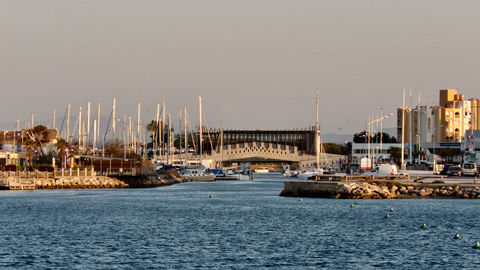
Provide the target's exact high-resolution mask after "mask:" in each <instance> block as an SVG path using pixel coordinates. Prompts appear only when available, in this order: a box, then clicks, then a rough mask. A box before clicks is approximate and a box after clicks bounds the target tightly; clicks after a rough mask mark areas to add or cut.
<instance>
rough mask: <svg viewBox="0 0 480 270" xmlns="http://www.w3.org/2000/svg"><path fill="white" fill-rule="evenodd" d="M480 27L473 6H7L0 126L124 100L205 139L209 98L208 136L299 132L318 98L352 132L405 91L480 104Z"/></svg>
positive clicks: (60, 1) (339, 128) (245, 2)
mask: <svg viewBox="0 0 480 270" xmlns="http://www.w3.org/2000/svg"><path fill="white" fill-rule="evenodd" d="M479 26H480V1H478V0H472V1H458V0H457V1H441V0H431V1H419V0H415V1H405V0H402V1H398V0H395V1H387V0H378V1H360V0H352V1H341V0H331V1H320V0H314V1H313V0H312V1H281V0H271V1H262V0H252V1H250V0H241V1H228V0H219V1H200V0H199V1H180V0H173V1H159V0H152V1H140V0H132V1H125V0H114V1H103V0H94V1H93V0H92V1H89V0H77V1H65V0H56V1H55V0H42V1H37V0H32V1H22V0H11V1H5V0H0V35H1V36H0V91H1V98H0V108H1V109H0V112H1V113H0V123H14V122H15V119H16V118H19V119H20V120H21V122H22V125H24V123H25V121H26V120H28V119H29V118H30V112H34V113H35V118H36V119H38V121H43V123H45V124H48V120H49V118H50V115H51V111H52V110H53V109H56V110H57V126H58V125H60V122H61V118H62V117H63V114H64V111H65V108H66V104H67V103H71V104H72V109H73V111H74V112H72V113H74V114H76V111H77V110H78V107H80V106H82V107H86V102H87V101H92V103H93V107H96V103H97V102H102V103H103V104H104V105H103V106H104V107H103V108H104V110H103V112H104V114H105V117H107V116H108V115H109V111H108V112H107V107H108V110H110V109H111V105H112V98H113V97H116V98H117V104H118V113H117V114H118V115H119V116H120V117H123V115H124V114H127V115H134V114H135V112H136V102H137V101H141V102H142V103H143V114H144V117H148V118H149V119H153V118H154V114H155V112H154V110H155V108H156V104H157V103H159V102H161V101H162V100H163V99H166V101H167V110H168V111H169V112H170V113H172V114H173V115H175V117H176V115H177V111H178V108H179V107H184V106H187V108H188V109H189V111H190V116H191V118H192V125H196V124H197V122H198V120H197V118H198V105H197V97H198V96H199V95H202V96H203V100H204V110H205V111H204V113H205V116H206V119H207V121H208V124H209V126H210V127H219V125H220V120H224V126H225V127H226V128H242V129H283V128H301V127H306V126H309V125H313V124H314V121H315V116H314V113H315V108H314V105H315V89H316V88H319V89H320V107H321V108H320V121H321V126H322V131H323V132H327V133H331V132H337V133H338V132H341V133H348V132H354V131H358V130H360V129H362V128H364V126H365V122H366V119H367V118H368V115H369V114H377V113H378V112H379V111H380V108H382V107H383V108H384V111H385V112H386V113H390V112H394V110H395V108H396V107H398V106H400V105H401V97H402V89H403V88H412V89H414V93H415V94H416V93H417V92H418V91H419V90H421V91H422V103H429V104H431V103H433V102H435V103H438V89H440V88H459V89H461V91H462V93H463V94H465V96H466V97H473V96H476V97H480V92H479V91H478V90H479V86H480V76H479V75H480V74H479V71H480V68H479V67H480V57H479V56H480V53H479V51H480V34H479ZM414 100H416V98H414ZM415 104H416V103H415ZM394 122H395V121H394V119H391V120H389V121H385V126H390V127H392V126H394ZM4 125H5V124H4ZM10 126H11V125H10ZM3 128H5V127H3Z"/></svg>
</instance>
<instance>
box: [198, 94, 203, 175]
mask: <svg viewBox="0 0 480 270" xmlns="http://www.w3.org/2000/svg"><path fill="white" fill-rule="evenodd" d="M198 109H199V118H200V126H199V136H200V138H199V144H200V146H199V149H200V165H202V151H203V149H202V144H203V138H202V129H203V127H202V97H201V96H199V97H198Z"/></svg>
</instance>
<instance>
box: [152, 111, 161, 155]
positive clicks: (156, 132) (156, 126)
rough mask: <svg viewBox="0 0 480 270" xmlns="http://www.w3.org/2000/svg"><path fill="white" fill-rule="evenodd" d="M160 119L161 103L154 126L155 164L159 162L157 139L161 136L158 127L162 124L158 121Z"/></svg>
mask: <svg viewBox="0 0 480 270" xmlns="http://www.w3.org/2000/svg"><path fill="white" fill-rule="evenodd" d="M159 119H160V103H158V104H157V113H156V115H155V125H154V126H153V127H154V129H153V136H152V138H153V145H152V146H153V160H155V162H156V161H157V138H158V136H159V133H158V125H159V124H160V123H159V122H158V121H159Z"/></svg>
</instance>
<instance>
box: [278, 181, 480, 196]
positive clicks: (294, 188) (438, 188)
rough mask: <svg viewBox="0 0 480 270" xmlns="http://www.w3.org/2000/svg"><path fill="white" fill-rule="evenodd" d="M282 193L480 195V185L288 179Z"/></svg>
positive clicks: (303, 194) (311, 194)
mask: <svg viewBox="0 0 480 270" xmlns="http://www.w3.org/2000/svg"><path fill="white" fill-rule="evenodd" d="M280 196H291V197H319V198H345V199H412V198H417V199H418V198H459V199H480V186H479V185H474V184H468V185H464V186H461V185H458V184H445V183H432V184H425V183H407V182H392V181H354V182H327V181H325V182H322V181H287V182H285V188H284V190H283V191H282V193H281V194H280Z"/></svg>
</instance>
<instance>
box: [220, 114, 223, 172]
mask: <svg viewBox="0 0 480 270" xmlns="http://www.w3.org/2000/svg"><path fill="white" fill-rule="evenodd" d="M220 168H221V169H223V120H220Z"/></svg>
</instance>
